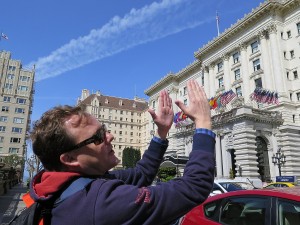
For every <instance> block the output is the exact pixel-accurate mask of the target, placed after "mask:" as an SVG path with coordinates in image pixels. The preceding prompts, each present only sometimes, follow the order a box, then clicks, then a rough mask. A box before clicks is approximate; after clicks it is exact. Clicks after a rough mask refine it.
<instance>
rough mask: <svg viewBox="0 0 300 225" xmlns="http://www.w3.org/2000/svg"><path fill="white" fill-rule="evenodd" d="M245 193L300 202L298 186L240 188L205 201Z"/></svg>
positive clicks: (243, 194) (299, 187) (299, 188)
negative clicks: (240, 189)
mask: <svg viewBox="0 0 300 225" xmlns="http://www.w3.org/2000/svg"><path fill="white" fill-rule="evenodd" d="M245 195H260V196H276V197H281V198H286V199H291V200H296V201H299V202H300V186H295V187H289V188H286V187H285V188H274V189H253V190H242V191H232V192H228V193H223V194H218V195H215V196H211V197H209V198H208V199H207V200H206V201H205V202H206V203H207V202H211V201H215V200H218V199H222V198H226V197H233V196H237V197H238V196H245Z"/></svg>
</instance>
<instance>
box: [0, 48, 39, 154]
mask: <svg viewBox="0 0 300 225" xmlns="http://www.w3.org/2000/svg"><path fill="white" fill-rule="evenodd" d="M34 75H35V71H34V68H33V69H32V70H25V69H23V68H22V63H21V61H20V60H14V59H11V53H10V52H7V51H0V110H1V111H0V159H1V158H3V157H6V156H9V155H11V154H17V155H18V156H19V157H24V156H25V154H26V133H27V131H29V127H30V116H31V112H32V104H33V94H34V87H33V86H34Z"/></svg>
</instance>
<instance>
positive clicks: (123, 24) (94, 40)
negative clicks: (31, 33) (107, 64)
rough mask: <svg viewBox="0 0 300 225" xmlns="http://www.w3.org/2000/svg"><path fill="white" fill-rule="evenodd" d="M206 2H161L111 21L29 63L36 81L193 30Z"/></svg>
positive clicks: (191, 0)
mask: <svg viewBox="0 0 300 225" xmlns="http://www.w3.org/2000/svg"><path fill="white" fill-rule="evenodd" d="M204 4H205V2H203V1H199V0H163V1H161V2H159V3H158V2H154V3H152V4H151V5H147V6H145V7H143V8H141V9H132V10H131V11H130V12H129V13H128V14H126V15H125V16H124V17H123V18H120V17H119V16H115V17H113V18H112V19H111V20H110V21H109V22H108V23H107V24H105V25H104V26H103V27H101V28H100V29H94V30H91V31H90V33H89V34H88V35H86V36H83V37H79V38H77V39H73V40H71V41H70V42H69V43H67V44H65V45H63V46H62V47H60V48H59V49H57V50H55V51H53V52H51V53H50V55H48V56H45V57H42V58H39V59H38V60H36V61H35V62H31V63H30V64H29V65H28V66H26V67H32V65H33V64H35V65H36V81H40V80H43V79H47V78H50V77H54V76H58V75H60V74H63V73H65V72H67V71H70V70H73V69H76V68H79V67H82V66H84V65H86V64H89V63H91V62H94V61H97V60H100V59H103V58H105V57H108V56H112V55H114V54H117V53H119V52H122V51H124V50H127V49H129V48H132V47H134V46H137V45H140V44H144V43H147V42H150V41H154V40H157V39H160V38H163V37H166V36H168V35H172V34H175V33H178V32H181V31H183V30H186V29H190V28H194V27H196V26H199V25H201V24H202V23H205V22H207V21H211V20H212V19H214V16H213V15H212V17H210V18H205V17H204V15H206V13H204V12H205V5H204Z"/></svg>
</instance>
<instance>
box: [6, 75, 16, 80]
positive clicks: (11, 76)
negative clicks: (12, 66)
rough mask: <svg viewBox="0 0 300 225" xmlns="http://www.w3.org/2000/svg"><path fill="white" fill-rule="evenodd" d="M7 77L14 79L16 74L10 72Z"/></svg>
mask: <svg viewBox="0 0 300 225" xmlns="http://www.w3.org/2000/svg"><path fill="white" fill-rule="evenodd" d="M6 77H7V79H8V80H13V79H14V78H15V75H14V74H10V73H9V74H7V76H6Z"/></svg>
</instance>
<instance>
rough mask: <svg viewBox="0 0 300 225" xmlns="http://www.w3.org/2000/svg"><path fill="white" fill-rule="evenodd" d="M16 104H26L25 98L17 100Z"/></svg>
mask: <svg viewBox="0 0 300 225" xmlns="http://www.w3.org/2000/svg"><path fill="white" fill-rule="evenodd" d="M17 103H18V104H26V99H25V98H17Z"/></svg>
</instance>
